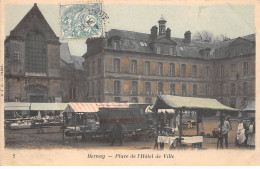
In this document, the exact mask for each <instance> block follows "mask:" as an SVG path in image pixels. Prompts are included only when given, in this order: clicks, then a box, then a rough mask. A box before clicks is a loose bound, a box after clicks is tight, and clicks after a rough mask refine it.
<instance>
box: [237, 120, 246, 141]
mask: <svg viewBox="0 0 260 169" xmlns="http://www.w3.org/2000/svg"><path fill="white" fill-rule="evenodd" d="M245 140H246V134H245V129H244V127H243V123H239V124H238V127H237V141H238V143H239V144H242V143H244V141H245Z"/></svg>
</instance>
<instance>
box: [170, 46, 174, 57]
mask: <svg viewBox="0 0 260 169" xmlns="http://www.w3.org/2000/svg"><path fill="white" fill-rule="evenodd" d="M169 55H174V47H170V48H169Z"/></svg>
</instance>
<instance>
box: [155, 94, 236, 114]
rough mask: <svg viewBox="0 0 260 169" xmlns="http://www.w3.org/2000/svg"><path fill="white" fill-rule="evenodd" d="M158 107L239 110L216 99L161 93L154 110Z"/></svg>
mask: <svg viewBox="0 0 260 169" xmlns="http://www.w3.org/2000/svg"><path fill="white" fill-rule="evenodd" d="M158 109H186V110H187V109H205V110H224V111H238V110H237V109H233V108H230V107H227V106H225V105H223V104H221V103H220V102H218V101H217V100H216V99H209V98H196V97H182V96H172V95H159V96H158V97H157V100H156V102H155V104H154V107H153V110H158Z"/></svg>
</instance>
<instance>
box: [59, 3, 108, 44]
mask: <svg viewBox="0 0 260 169" xmlns="http://www.w3.org/2000/svg"><path fill="white" fill-rule="evenodd" d="M60 11H61V15H60V17H61V18H60V19H61V34H62V39H88V38H98V37H102V36H103V33H104V31H103V28H104V23H103V21H104V12H103V11H102V3H86V4H71V5H60Z"/></svg>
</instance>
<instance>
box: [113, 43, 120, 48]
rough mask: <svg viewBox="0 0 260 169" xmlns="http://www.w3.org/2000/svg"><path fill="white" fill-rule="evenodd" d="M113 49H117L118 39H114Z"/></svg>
mask: <svg viewBox="0 0 260 169" xmlns="http://www.w3.org/2000/svg"><path fill="white" fill-rule="evenodd" d="M113 49H115V50H117V49H119V41H114V43H113Z"/></svg>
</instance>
